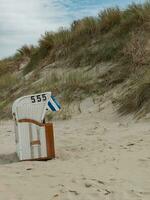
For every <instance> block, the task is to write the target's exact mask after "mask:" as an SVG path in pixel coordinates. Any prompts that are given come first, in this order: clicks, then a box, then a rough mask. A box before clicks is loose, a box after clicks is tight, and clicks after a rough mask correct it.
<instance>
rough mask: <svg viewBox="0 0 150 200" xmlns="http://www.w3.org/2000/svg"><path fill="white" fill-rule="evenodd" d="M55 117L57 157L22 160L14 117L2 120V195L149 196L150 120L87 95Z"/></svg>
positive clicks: (53, 198)
mask: <svg viewBox="0 0 150 200" xmlns="http://www.w3.org/2000/svg"><path fill="white" fill-rule="evenodd" d="M81 110H82V113H81V114H78V115H74V116H73V117H72V119H70V120H66V121H56V122H54V128H55V146H56V154H57V158H56V159H55V160H51V161H47V162H18V160H17V158H16V155H15V142H14V131H13V122H12V121H7V122H6V121H5V122H1V123H0V200H149V199H150V124H149V122H148V121H144V120H142V121H138V122H137V121H136V120H134V119H133V117H132V116H126V117H120V116H118V114H117V113H116V111H115V109H114V107H113V106H112V104H111V102H110V101H108V102H105V103H104V104H102V105H101V106H100V107H99V106H98V105H97V104H94V103H93V102H92V100H91V99H87V100H86V101H85V102H83V103H82V104H81Z"/></svg>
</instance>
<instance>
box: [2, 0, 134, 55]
mask: <svg viewBox="0 0 150 200" xmlns="http://www.w3.org/2000/svg"><path fill="white" fill-rule="evenodd" d="M120 2H122V1H121V0H114V1H113V0H105V1H104V0H0V58H2V57H5V56H9V55H11V54H13V53H15V51H16V49H18V48H20V47H21V46H22V45H23V44H36V43H37V41H38V39H39V38H40V36H41V34H44V32H45V31H54V30H57V29H58V28H59V27H60V26H68V25H69V24H70V23H71V22H72V21H73V20H76V19H79V18H82V17H84V16H93V15H96V14H97V13H98V12H99V10H100V9H102V8H104V7H108V6H111V5H112V4H113V5H116V4H118V3H120ZM126 2H127V3H129V2H131V1H130V0H127V1H126Z"/></svg>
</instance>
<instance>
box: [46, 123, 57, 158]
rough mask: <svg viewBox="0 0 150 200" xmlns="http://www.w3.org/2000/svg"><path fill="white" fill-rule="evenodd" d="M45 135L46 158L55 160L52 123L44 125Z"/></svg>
mask: <svg viewBox="0 0 150 200" xmlns="http://www.w3.org/2000/svg"><path fill="white" fill-rule="evenodd" d="M45 135H46V146H47V157H48V158H55V146H54V134H53V124H52V123H47V124H45Z"/></svg>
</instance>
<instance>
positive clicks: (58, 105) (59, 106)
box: [51, 96, 61, 109]
mask: <svg viewBox="0 0 150 200" xmlns="http://www.w3.org/2000/svg"><path fill="white" fill-rule="evenodd" d="M51 98H52V99H53V101H54V102H55V103H56V105H57V107H58V108H59V109H61V105H60V104H59V103H58V101H57V100H56V99H55V97H54V96H51Z"/></svg>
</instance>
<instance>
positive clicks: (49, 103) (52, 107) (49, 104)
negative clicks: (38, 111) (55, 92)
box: [48, 101, 56, 112]
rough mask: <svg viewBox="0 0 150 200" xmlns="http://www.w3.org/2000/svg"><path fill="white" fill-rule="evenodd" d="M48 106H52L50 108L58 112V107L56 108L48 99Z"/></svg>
mask: <svg viewBox="0 0 150 200" xmlns="http://www.w3.org/2000/svg"><path fill="white" fill-rule="evenodd" d="M48 106H49V107H50V109H51V110H52V111H53V112H56V109H55V108H54V106H53V105H52V104H51V102H50V101H48Z"/></svg>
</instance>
